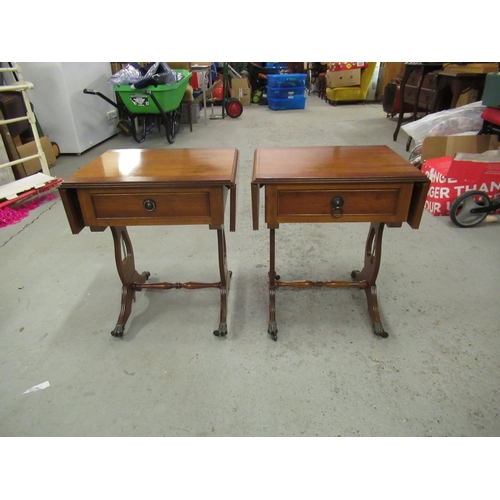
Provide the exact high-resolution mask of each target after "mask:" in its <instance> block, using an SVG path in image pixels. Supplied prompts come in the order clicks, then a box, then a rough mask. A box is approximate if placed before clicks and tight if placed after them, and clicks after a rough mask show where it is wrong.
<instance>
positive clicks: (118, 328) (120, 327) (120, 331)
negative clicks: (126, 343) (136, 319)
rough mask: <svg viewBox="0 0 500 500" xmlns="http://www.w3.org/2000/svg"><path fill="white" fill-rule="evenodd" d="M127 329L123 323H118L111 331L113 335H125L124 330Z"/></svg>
mask: <svg viewBox="0 0 500 500" xmlns="http://www.w3.org/2000/svg"><path fill="white" fill-rule="evenodd" d="M124 329H125V327H124V326H123V325H120V324H118V325H116V326H115V329H114V330H113V331H112V332H111V335H113V337H120V338H121V337H123V330H124Z"/></svg>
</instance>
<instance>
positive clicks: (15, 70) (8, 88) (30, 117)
mask: <svg viewBox="0 0 500 500" xmlns="http://www.w3.org/2000/svg"><path fill="white" fill-rule="evenodd" d="M7 64H8V65H9V66H7V67H3V66H2V67H0V76H1V77H2V78H1V81H0V92H19V93H20V94H21V96H22V98H23V102H24V107H25V109H26V115H25V116H21V117H17V118H10V119H5V118H2V119H0V125H10V124H12V123H18V122H21V121H26V120H27V121H29V123H30V125H31V130H32V134H33V139H34V141H35V144H36V149H37V153H36V154H34V155H30V156H27V157H25V158H19V159H16V160H11V161H8V162H6V163H2V164H0V168H5V167H12V166H14V165H18V164H20V163H24V162H27V161H29V160H34V159H39V161H40V164H41V166H42V172H43V173H44V174H45V175H49V176H50V172H49V165H48V163H47V159H46V158H45V154H44V152H43V148H42V144H41V142H40V136H39V134H38V130H37V127H36V118H35V114H34V113H33V111H32V109H31V105H30V101H29V99H28V96H27V93H26V91H27V90H28V89H32V88H33V87H34V86H33V84H32V83H29V82H25V81H24V80H23V78H22V75H21V69H20V68H19V66H18V65H17V64H16V63H7ZM5 74H10V75H11V76H12V80H13V82H14V83H12V84H9V85H7V84H5V78H4V75H5Z"/></svg>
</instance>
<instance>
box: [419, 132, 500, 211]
mask: <svg viewBox="0 0 500 500" xmlns="http://www.w3.org/2000/svg"><path fill="white" fill-rule="evenodd" d="M422 159H423V162H424V163H423V165H422V168H421V170H422V172H423V173H424V174H425V175H427V177H428V178H429V179H430V181H431V185H430V188H429V192H428V194H427V199H426V202H425V208H426V210H427V211H428V212H430V213H431V214H433V215H436V216H438V215H449V213H450V208H451V205H452V204H453V202H454V201H455V199H456V198H457V197H458V196H460V195H461V194H463V193H465V192H466V191H469V190H472V189H474V190H481V191H484V192H485V193H486V194H488V196H490V197H491V198H495V197H498V196H500V152H499V142H498V137H497V136H495V135H467V136H441V137H440V136H437V137H426V138H425V139H424V141H423V143H422Z"/></svg>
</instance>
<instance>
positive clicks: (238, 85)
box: [229, 78, 252, 106]
mask: <svg viewBox="0 0 500 500" xmlns="http://www.w3.org/2000/svg"><path fill="white" fill-rule="evenodd" d="M229 94H230V95H231V97H233V98H236V99H238V100H239V101H240V102H241V104H243V106H250V104H251V103H252V89H251V87H250V83H249V82H248V79H247V78H232V79H231V89H230V91H229Z"/></svg>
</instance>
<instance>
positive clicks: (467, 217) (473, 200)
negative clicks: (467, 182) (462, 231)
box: [450, 191, 491, 227]
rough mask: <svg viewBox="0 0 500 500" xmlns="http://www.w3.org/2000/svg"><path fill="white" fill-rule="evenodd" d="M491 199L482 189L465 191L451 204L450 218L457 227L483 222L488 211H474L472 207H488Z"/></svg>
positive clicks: (472, 225)
mask: <svg viewBox="0 0 500 500" xmlns="http://www.w3.org/2000/svg"><path fill="white" fill-rule="evenodd" d="M490 205H491V200H490V198H489V196H488V195H487V194H486V193H483V192H482V191H467V192H465V193H464V194H462V195H460V196H459V197H458V198H457V199H456V200H455V201H454V202H453V205H452V206H451V209H450V218H451V220H452V222H453V224H455V225H456V226H458V227H474V226H477V225H478V224H480V223H481V222H483V220H484V219H485V218H486V216H487V215H488V212H479V213H474V209H477V208H483V207H489V206H490Z"/></svg>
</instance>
